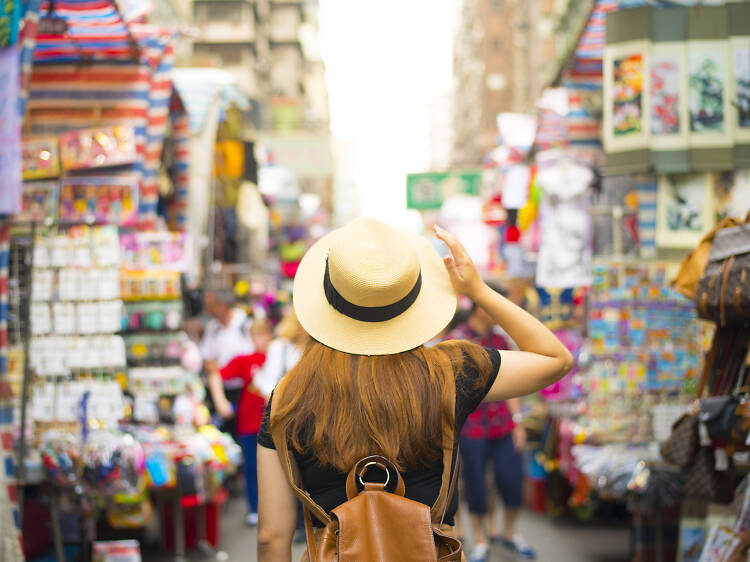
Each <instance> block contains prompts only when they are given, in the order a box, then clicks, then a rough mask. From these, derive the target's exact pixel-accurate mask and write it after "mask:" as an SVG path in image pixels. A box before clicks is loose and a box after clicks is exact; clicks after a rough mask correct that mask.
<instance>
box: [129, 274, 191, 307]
mask: <svg viewBox="0 0 750 562" xmlns="http://www.w3.org/2000/svg"><path fill="white" fill-rule="evenodd" d="M120 278H121V287H122V299H123V300H124V301H142V300H174V299H178V298H179V297H180V274H179V273H178V272H176V271H163V270H154V271H129V270H123V271H122V274H121V277H120Z"/></svg>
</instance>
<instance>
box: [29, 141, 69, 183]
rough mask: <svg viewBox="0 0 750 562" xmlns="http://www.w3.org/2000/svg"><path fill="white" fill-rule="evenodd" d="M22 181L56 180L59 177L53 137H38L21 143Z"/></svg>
mask: <svg viewBox="0 0 750 562" xmlns="http://www.w3.org/2000/svg"><path fill="white" fill-rule="evenodd" d="M21 166H22V170H23V179H24V180H38V179H45V178H56V177H57V176H59V175H60V153H59V150H58V145H57V138H55V137H43V138H42V137H40V138H36V139H29V140H25V141H23V142H22V143H21Z"/></svg>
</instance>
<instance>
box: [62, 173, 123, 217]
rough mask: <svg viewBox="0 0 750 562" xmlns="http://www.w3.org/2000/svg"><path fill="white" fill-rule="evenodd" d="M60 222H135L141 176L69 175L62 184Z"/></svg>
mask: <svg viewBox="0 0 750 562" xmlns="http://www.w3.org/2000/svg"><path fill="white" fill-rule="evenodd" d="M58 212H59V219H60V221H61V222H91V221H93V222H97V223H108V224H115V225H127V224H131V223H133V222H134V221H135V220H136V219H137V216H138V179H137V178H136V177H134V176H90V177H89V176H87V177H76V178H73V177H68V178H65V179H64V180H63V181H62V184H61V187H60V201H59V206H58Z"/></svg>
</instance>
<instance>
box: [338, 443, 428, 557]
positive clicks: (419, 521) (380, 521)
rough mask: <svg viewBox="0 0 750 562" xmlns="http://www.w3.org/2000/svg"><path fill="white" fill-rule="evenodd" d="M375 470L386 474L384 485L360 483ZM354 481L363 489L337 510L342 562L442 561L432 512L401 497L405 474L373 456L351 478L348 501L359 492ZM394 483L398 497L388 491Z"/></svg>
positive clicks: (350, 474) (391, 464)
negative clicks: (436, 546) (437, 545)
mask: <svg viewBox="0 0 750 562" xmlns="http://www.w3.org/2000/svg"><path fill="white" fill-rule="evenodd" d="M373 466H376V467H378V468H381V469H384V470H385V471H386V474H387V476H386V482H385V483H375V482H364V481H363V480H362V477H363V475H364V473H365V472H367V470H368V469H369V468H371V467H373ZM355 478H356V479H358V480H360V483H361V484H363V486H364V490H363V491H362V492H360V493H359V494H358V495H356V496H355V497H353V498H350V499H349V501H347V502H345V503H343V504H341V505H340V506H338V507H337V508H335V509H334V510H333V514H334V515H335V517H336V519H337V520H338V524H339V545H338V562H362V561H363V560H367V561H368V562H370V561H371V562H392V561H393V560H403V561H426V560H438V556H437V552H436V549H435V539H434V537H433V529H432V522H431V517H430V508H429V507H428V506H427V505H425V504H423V503H419V502H416V501H413V500H410V499H407V498H405V497H404V496H403V494H404V486H403V481H402V480H401V475H400V474H399V472H398V470H397V469H396V466H395V465H394V464H393V463H392V462H391V461H390V460H388V459H386V458H384V457H381V456H377V455H374V456H370V457H365V458H364V459H362V460H361V461H359V462H358V463H357V464H356V465H355V466H354V468H353V469H352V470H351V471H350V472H349V477H348V478H347V495H348V496H349V494H350V493H351V492H352V491H353V490H354V491H356V489H357V488H356V481H355ZM392 479H395V482H396V486H395V490H394V493H390V492H386V491H385V488H386V485H387V484H388V483H389V482H390V481H391V480H392ZM350 483H351V484H352V485H351V486H350V485H349V484H350Z"/></svg>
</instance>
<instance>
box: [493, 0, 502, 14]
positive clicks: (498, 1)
mask: <svg viewBox="0 0 750 562" xmlns="http://www.w3.org/2000/svg"><path fill="white" fill-rule="evenodd" d="M490 4H491V6H492V11H493V12H495V13H498V14H499V13H500V12H502V11H503V8H504V6H503V0H491V1H490Z"/></svg>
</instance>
